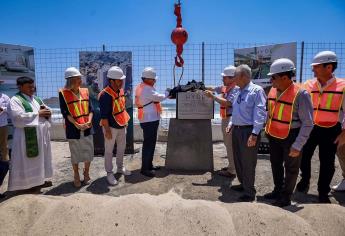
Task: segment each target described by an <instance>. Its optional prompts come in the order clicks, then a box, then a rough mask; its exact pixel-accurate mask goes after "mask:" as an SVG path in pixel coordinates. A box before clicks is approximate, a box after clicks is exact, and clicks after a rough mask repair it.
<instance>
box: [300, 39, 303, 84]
mask: <svg viewBox="0 0 345 236" xmlns="http://www.w3.org/2000/svg"><path fill="white" fill-rule="evenodd" d="M301 46H302V47H301V64H300V71H299V82H300V83H302V76H303V59H304V41H302V44H301Z"/></svg>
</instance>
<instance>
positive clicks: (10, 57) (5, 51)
mask: <svg viewBox="0 0 345 236" xmlns="http://www.w3.org/2000/svg"><path fill="white" fill-rule="evenodd" d="M21 76H27V77H30V78H32V79H35V62H34V49H33V48H32V47H26V46H20V45H11V44H0V80H2V81H4V82H3V83H1V85H0V92H2V93H5V94H6V95H8V96H9V97H12V96H13V95H14V94H15V93H16V92H18V89H17V86H16V80H17V78H18V77H21Z"/></svg>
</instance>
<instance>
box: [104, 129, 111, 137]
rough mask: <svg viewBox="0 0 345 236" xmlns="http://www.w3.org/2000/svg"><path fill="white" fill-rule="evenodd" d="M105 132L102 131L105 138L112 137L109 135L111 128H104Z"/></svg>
mask: <svg viewBox="0 0 345 236" xmlns="http://www.w3.org/2000/svg"><path fill="white" fill-rule="evenodd" d="M104 131H105V133H104V136H105V138H106V139H112V138H113V136H112V135H111V129H110V128H108V129H104Z"/></svg>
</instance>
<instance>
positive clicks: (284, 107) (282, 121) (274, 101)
mask: <svg viewBox="0 0 345 236" xmlns="http://www.w3.org/2000/svg"><path fill="white" fill-rule="evenodd" d="M299 90H300V88H299V86H298V85H296V84H294V83H292V84H291V85H290V86H289V87H288V88H287V89H286V90H285V91H284V92H283V93H282V94H281V95H280V96H279V97H278V96H277V89H275V88H271V90H270V92H269V94H268V103H269V106H268V121H267V124H266V127H265V131H266V133H267V134H269V135H270V136H273V137H275V138H279V139H285V138H287V136H288V135H289V132H290V127H291V122H292V113H293V106H294V103H295V100H296V97H297V95H298V93H299Z"/></svg>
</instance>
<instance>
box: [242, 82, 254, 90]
mask: <svg viewBox="0 0 345 236" xmlns="http://www.w3.org/2000/svg"><path fill="white" fill-rule="evenodd" d="M252 86H253V82H252V81H250V82H249V83H248V84H247V85H246V86H245V87H244V88H243V89H241V90H242V91H249V88H250V87H252Z"/></svg>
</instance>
